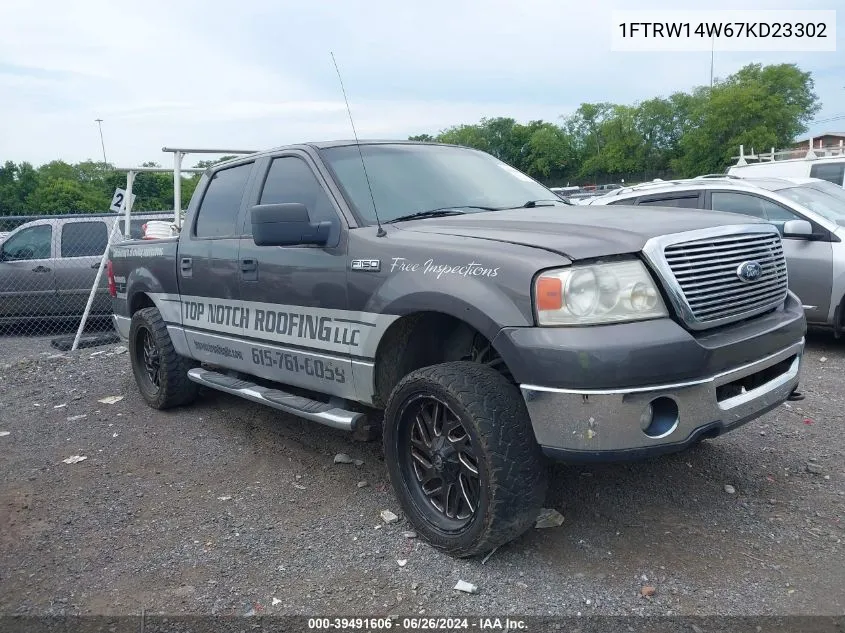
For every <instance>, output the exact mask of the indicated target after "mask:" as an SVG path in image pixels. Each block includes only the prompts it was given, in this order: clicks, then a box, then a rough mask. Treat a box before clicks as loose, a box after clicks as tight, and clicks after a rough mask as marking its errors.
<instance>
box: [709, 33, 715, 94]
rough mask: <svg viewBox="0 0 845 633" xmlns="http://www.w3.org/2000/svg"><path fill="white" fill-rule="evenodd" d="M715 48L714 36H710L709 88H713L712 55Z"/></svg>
mask: <svg viewBox="0 0 845 633" xmlns="http://www.w3.org/2000/svg"><path fill="white" fill-rule="evenodd" d="M715 50H716V38H715V37H711V38H710V89H711V90H712V89H713V56H714V53H715Z"/></svg>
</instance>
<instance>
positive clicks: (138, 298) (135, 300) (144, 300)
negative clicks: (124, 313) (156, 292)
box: [129, 292, 155, 316]
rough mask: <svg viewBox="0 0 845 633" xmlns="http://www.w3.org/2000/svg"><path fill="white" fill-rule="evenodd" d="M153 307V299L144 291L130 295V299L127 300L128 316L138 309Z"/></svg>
mask: <svg viewBox="0 0 845 633" xmlns="http://www.w3.org/2000/svg"><path fill="white" fill-rule="evenodd" d="M154 307H155V303H153V300H152V299H150V295H148V294H147V293H146V292H138V293H136V294H134V295H132V299H130V300H129V316H132V315H133V314H135V313H136V312H137V311H138V310H143V309H144V308H154Z"/></svg>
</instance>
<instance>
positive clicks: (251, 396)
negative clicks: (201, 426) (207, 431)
mask: <svg viewBox="0 0 845 633" xmlns="http://www.w3.org/2000/svg"><path fill="white" fill-rule="evenodd" d="M188 378H190V379H191V380H193V381H194V382H196V383H199V384H201V385H204V386H206V387H210V388H212V389H217V390H218V391H225V392H226V393H230V394H232V395H233V396H240V397H241V398H245V399H247V400H252V401H253V402H258V403H260V404H266V405H267V406H268V407H273V408H274V409H278V410H279V411H284V412H285V413H291V414H293V415H296V416H299V417H301V418H305V419H306V420H311V421H312V422H319V423H320V424H325V425H326V426H330V427H332V428H335V429H341V430H343V431H353V430H355V427H356V425H357V424H358V422H360V421H362V420H363V419H364V418H365V417H366V415H365V414H364V413H358V412H355V411H347V410H346V409H341V408H339V407H336V406H334V405H332V404H329V403H325V402H319V401H317V400H312V399H311V398H305V397H303V396H295V395H293V394H291V393H288V392H286V391H281V390H280V389H268V388H267V387H261V386H259V385H256V384H255V383H253V382H249V381H248V380H241V379H240V378H234V377H232V376H226V375H225V374H219V373H217V372H216V371H209V370H207V369H201V368H199V367H197V368H195V369H191V370H189V371H188Z"/></svg>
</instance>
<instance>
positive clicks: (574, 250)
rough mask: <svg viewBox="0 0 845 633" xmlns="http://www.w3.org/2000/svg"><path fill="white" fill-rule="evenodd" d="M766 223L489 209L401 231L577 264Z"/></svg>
mask: <svg viewBox="0 0 845 633" xmlns="http://www.w3.org/2000/svg"><path fill="white" fill-rule="evenodd" d="M761 222H762V221H761V220H757V219H755V218H752V217H750V216H741V215H737V214H734V213H722V212H719V211H697V210H693V209H660V208H644V207H641V206H627V205H614V206H612V207H591V206H578V207H537V208H533V209H509V210H507V211H489V212H487V211H485V212H482V213H470V214H467V215H455V216H447V217H443V218H431V219H428V220H414V221H412V222H406V223H403V224H402V225H401V229H402V230H403V231H413V232H417V233H438V234H442V235H458V236H462V237H475V238H478V239H483V240H492V241H495V242H507V243H511V244H521V245H524V246H532V247H535V248H542V249H544V250H547V251H552V252H555V253H559V254H561V255H564V256H565V257H568V258H570V259H573V260H576V259H589V258H594V257H606V256H609V255H623V254H627V253H637V252H639V251H641V250H642V248H643V246H645V243H646V242H647V241H648V240H649V239H650V238H652V237H656V236H658V235H666V234H670V233H681V232H683V231H693V230H696V229H705V228H711V227H714V226H724V225H736V224H759V223H761Z"/></svg>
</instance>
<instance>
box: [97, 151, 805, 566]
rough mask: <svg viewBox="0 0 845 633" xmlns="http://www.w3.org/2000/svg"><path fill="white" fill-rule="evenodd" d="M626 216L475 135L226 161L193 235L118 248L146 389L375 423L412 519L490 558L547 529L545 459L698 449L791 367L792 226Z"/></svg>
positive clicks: (165, 399) (798, 340)
mask: <svg viewBox="0 0 845 633" xmlns="http://www.w3.org/2000/svg"><path fill="white" fill-rule="evenodd" d="M635 210H636V215H634V211H635ZM630 211H631V213H630V214H626V213H625V209H624V208H622V207H615V208H613V209H612V210H605V209H602V208H597V207H592V208H585V207H580V206H571V205H568V204H566V203H565V202H563V201H562V200H560V199H559V198H558V197H557V196H555V195H554V194H553V193H552V192H551V191H549V190H548V189H546V188H545V187H544V186H542V185H540V184H539V183H538V182H536V181H534V180H533V179H531V178H529V177H528V176H526V175H525V174H523V173H521V172H519V171H517V170H515V169H513V168H512V167H510V166H509V165H507V164H505V163H503V162H501V161H499V160H497V159H495V158H493V157H492V156H490V155H488V154H486V153H484V152H480V151H477V150H473V149H468V148H463V147H457V146H451V145H442V144H428V143H411V142H388V141H382V142H375V141H373V142H361V143H360V144H357V143H355V142H327V143H315V144H303V145H295V146H290V147H283V148H279V149H274V150H271V151H267V152H263V153H258V154H251V155H248V156H245V157H240V158H237V159H234V160H231V161H228V162H225V163H221V164H219V165H215V166H214V167H212V168H210V169H209V170H208V171H207V172H206V173H205V174H204V175H203V177H202V180H201V182H200V184H199V186H198V187H197V189H196V192H195V193H194V195H193V197H192V199H191V201H190V204H189V205H188V209H187V215H186V221H185V224H184V226H183V228H182V229H181V232H180V234H179V235H178V237H172V238H165V239H160V240H146V241H144V242H141V241H126V242H121V243H118V244H115V245H114V246H113V248H112V250H111V253H110V261H109V266H108V276H109V287H110V291H111V294H112V297H113V298H112V302H113V307H114V322H115V326H116V327H117V329H118V330H119V332H120V333H121V334H122V335H123V336H124V337H125V338H127V339H128V342H129V350H130V354H128V356H129V358H130V359H131V363H132V368H133V372H134V376H135V379H136V382H137V385H138V389H139V390H140V393H141V394H142V396H143V397H144V399H145V400H146V401H147V402H148V403H149V404H150V405H151V406H153V407H156V408H167V407H173V406H178V405H186V404H188V403H190V402H191V401H193V400H194V399H195V398H196V396H197V389H198V387H199V386H200V385H204V386H206V387H209V388H212V389H217V390H221V391H224V392H227V393H230V394H234V395H237V396H240V397H243V398H246V399H249V400H252V401H256V402H260V403H263V404H266V405H268V406H270V407H275V408H276V409H279V410H282V411H285V412H289V413H294V414H297V415H299V416H302V417H304V418H307V419H309V420H313V421H315V422H320V423H323V424H327V425H329V426H332V427H336V428H340V429H346V430H349V431H352V432H353V433H355V432H362V430H364V431H366V430H367V429H370V430H372V429H380V430H381V436H382V442H383V447H384V453H385V461H386V464H387V469H388V472H389V475H390V479H391V482H392V484H393V487H394V490H395V493H396V495H397V497H398V499H399V501H400V503H401V505H402V508H403V510H404V512H405V514H406V516H407V517H408V519H409V520H410V522H411V523H412V524H413V525H414V526H415V528H416V529H417V531H418V532H419V533H420V534H421V535H422V536H424V537H425V538H426V539H427V540H428V541H429V542H430V543H431V544H433V545H434V546H436V547H438V548H440V549H443V550H445V551H447V552H449V553H450V554H452V555H454V556H472V555H476V554H481V553H484V552H488V551H490V550H492V549H493V548H495V547H497V546H498V545H500V544H502V543H504V542H506V541H509V540H511V539H513V538H515V537H516V536H518V535H519V534H521V533H522V532H524V531H525V530H526V529H527V528H528V527H530V526H531V525H532V523H533V522H534V520H535V519H536V517H537V514H538V511H539V509H540V508H541V505H542V503H543V500H544V497H545V493H546V487H547V465H546V464H547V461H548V458H553V459H558V460H564V461H567V460H573V461H574V460H618V459H625V458H630V457H639V456H646V455H653V454H659V453H665V452H671V451H677V450H681V449H684V448H686V447H688V446H690V445H692V444H694V443H695V442H697V441H699V440H701V439H703V438H709V437H714V436H716V435H719V434H721V433H723V432H725V431H729V430H732V429H735V428H736V427H738V426H739V425H741V424H743V423H745V422H747V421H749V420H752V419H754V418H756V417H758V416H760V415H762V414H764V413H765V412H767V411H769V410H771V409H772V408H774V407H776V406H778V405H779V404H781V403H782V402H783V401H785V400H786V399H787V398H788V397H789V396H790V394H791V393H792V392H793V391H794V390H795V389H796V387H797V385H798V380H799V372H800V367H801V359H802V354H803V348H804V334H805V330H806V323H805V320H804V313H803V310H802V307H801V303H800V301H798V299H797V298H796V297H795V295H793V294H792V293H790V292H789V290H788V288H787V269H786V263H785V261H784V255H783V249H782V246H781V238H780V235H779V234H778V231H777V229H776V228H775V227H774V226H772V225H770V224H768V223H765V222H763V221H757V220H755V219H753V218H747V217H742V216H738V215H736V214H728V213H724V214H722V213H714V212H701V211H696V210H687V209H659V208H649V209H644V208H642V207H636V208H634V207H632V208H631V210H630Z"/></svg>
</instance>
